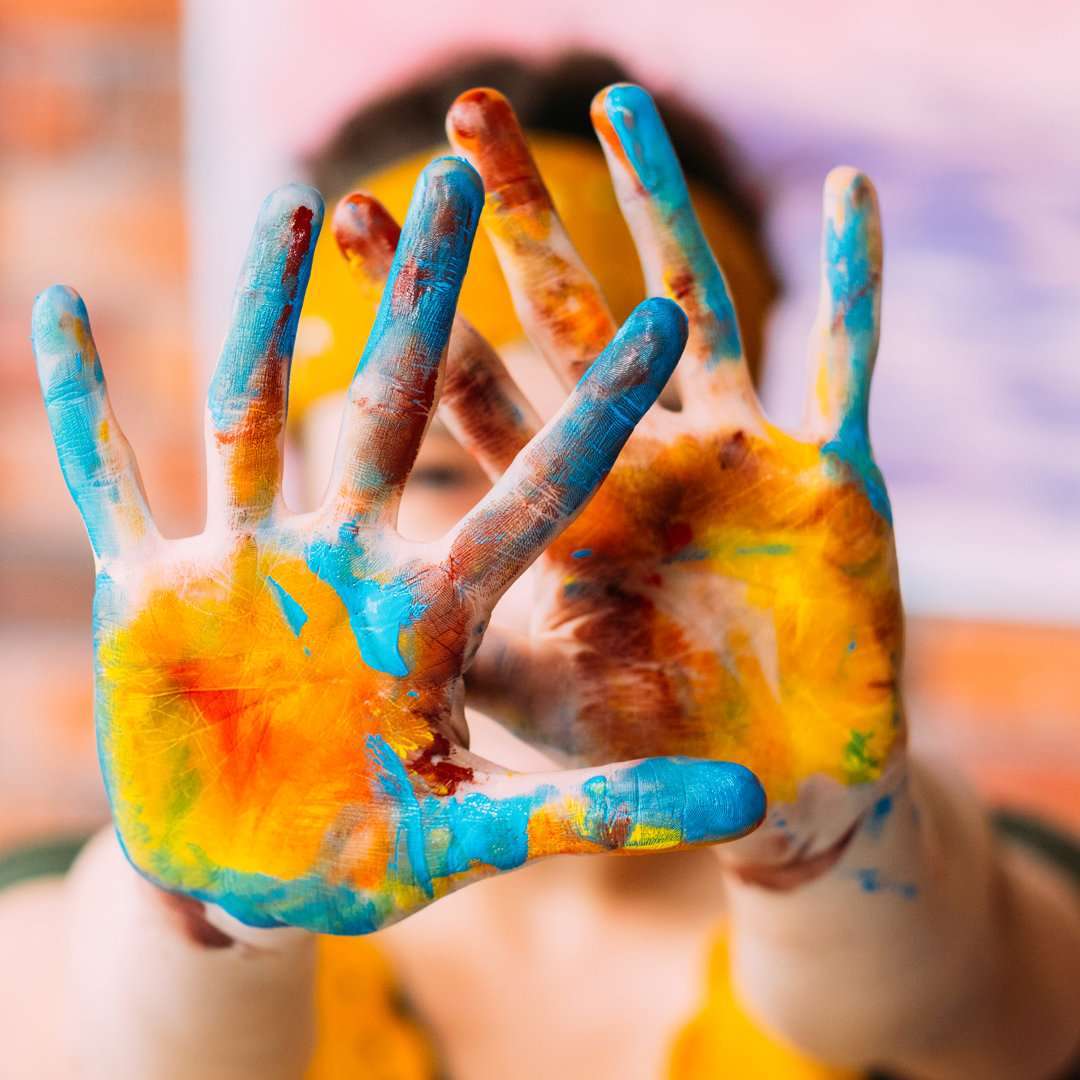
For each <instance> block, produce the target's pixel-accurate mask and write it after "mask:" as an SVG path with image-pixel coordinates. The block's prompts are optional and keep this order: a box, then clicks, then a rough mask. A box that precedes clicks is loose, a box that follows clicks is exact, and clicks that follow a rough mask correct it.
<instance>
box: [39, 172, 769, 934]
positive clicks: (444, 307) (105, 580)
mask: <svg viewBox="0 0 1080 1080" xmlns="http://www.w3.org/2000/svg"><path fill="white" fill-rule="evenodd" d="M481 199H482V189H481V187H480V182H479V179H478V177H477V176H476V174H475V173H474V172H473V170H472V169H471V168H470V167H469V166H468V165H466V164H465V163H464V162H461V161H457V160H454V159H443V160H440V161H437V162H435V163H433V164H432V165H431V166H429V167H428V168H427V169H426V170H425V171H424V173H423V174H422V176H421V178H420V181H419V182H418V185H417V190H416V195H415V197H414V201H413V204H412V207H411V210H410V214H409V216H408V218H407V219H406V222H405V228H404V234H403V237H402V242H401V244H400V249H399V253H398V255H397V257H396V259H395V260H394V263H393V265H392V267H391V268H390V270H389V284H388V287H387V290H386V294H385V297H384V299H383V302H382V306H381V308H380V312H379V316H378V318H377V320H376V325H375V330H374V332H373V334H372V337H371V340H370V341H369V344H368V348H367V350H366V351H365V353H364V356H363V357H362V358H361V361H360V365H359V368H358V371H357V375H356V377H355V379H354V381H353V385H352V388H351V390H350V394H349V401H348V403H347V406H346V413H345V419H344V423H343V426H342V433H341V439H340V443H339V450H338V456H337V460H336V463H335V466H334V470H333V474H332V477H331V481H330V485H329V489H328V495H327V497H326V499H325V500H324V502H323V504H322V505H321V506H320V507H319V508H318V509H317V510H315V511H314V512H312V513H309V514H303V515H297V514H293V513H291V512H290V511H289V510H288V509H287V508H286V507H285V505H284V504H283V501H282V498H281V493H280V481H281V458H282V432H283V429H284V421H285V408H286V401H285V387H286V385H287V377H288V363H289V357H290V355H291V351H292V346H293V341H294V336H295V328H296V319H297V316H298V313H299V308H300V303H301V301H302V299H303V290H304V285H305V283H306V279H307V273H308V269H309V265H310V256H311V251H312V247H313V244H314V239H315V236H316V235H317V230H318V226H319V221H320V219H321V213H322V207H321V200H319V198H318V195H317V193H315V192H313V191H312V190H311V189H304V188H300V187H292V188H285V189H281V190H280V191H278V192H276V193H274V194H273V195H272V196H271V197H270V198H269V199H268V201H267V203H266V204H265V206H264V208H263V211H262V214H261V216H260V219H259V223H258V224H257V226H256V230H255V234H254V238H253V240H252V245H251V248H250V249H249V252H248V257H247V262H246V263H245V266H244V268H243V270H242V272H241V276H240V282H239V285H238V288H237V294H236V299H235V303H234V308H233V316H232V320H231V323H230V329H229V332H228V334H227V337H226V342H225V346H224V349H223V352H222V357H221V361H220V363H219V366H218V370H217V373H216V375H215V377H214V380H213V384H212V386H211V389H210V396H209V402H208V408H207V423H206V430H207V458H208V469H209V475H208V491H209V506H210V510H209V513H208V520H207V526H206V529H205V531H204V532H203V533H202V534H201V535H200V536H197V537H192V538H189V539H186V540H180V541H167V540H164V539H163V538H162V537H160V536H159V535H158V533H157V531H156V529H155V527H154V524H153V521H152V518H151V516H150V513H149V510H148V507H147V503H146V500H145V497H144V495H143V493H142V490H141V486H140V483H139V480H138V474H137V470H136V467H135V463H134V459H133V457H132V455H131V451H130V448H129V447H128V446H127V444H126V442H125V441H124V439H123V436H122V435H121V434H120V432H119V429H118V427H117V425H116V420H115V417H114V416H113V414H112V412H111V409H110V407H109V404H108V399H107V396H106V393H105V387H104V382H103V379H102V376H101V369H100V363H99V361H98V359H97V355H96V351H95V350H94V346H93V341H92V338H91V336H90V329H89V324H88V321H87V317H86V312H85V308H84V307H83V306H82V303H81V301H80V300H79V299H78V297H77V296H76V295H75V294H74V293H73V292H71V291H70V290H68V289H65V288H62V287H54V288H52V289H50V290H49V291H47V292H46V293H45V294H43V296H42V297H41V298H39V300H38V303H37V305H36V307H35V311H34V342H35V351H36V355H37V358H38V365H39V372H40V376H41V383H42V388H43V392H44V394H45V399H46V405H47V408H48V412H49V419H50V423H51V424H52V427H53V432H54V435H55V437H56V442H57V449H58V451H59V455H60V461H61V466H62V468H63V470H64V473H65V477H66V479H67V481H68V484H69V487H70V488H71V490H72V494H73V496H74V498H75V500H76V502H77V504H78V505H79V508H80V511H81V512H82V515H83V518H84V521H85V522H86V525H87V529H88V531H89V534H90V538H91V542H92V544H93V546H94V551H95V555H96V558H97V565H98V577H97V591H96V596H95V614H94V649H95V665H96V672H97V697H96V719H97V730H98V744H99V748H100V755H101V760H102V765H103V772H104V775H105V782H106V787H107V789H108V793H109V796H110V800H111V803H112V807H113V814H114V818H115V821H116V826H117V831H118V834H119V836H120V839H121V842H122V844H123V846H124V850H125V852H126V854H127V856H128V858H129V859H130V860H131V862H132V863H133V865H134V866H135V867H136V869H138V870H139V871H140V872H141V873H142V874H143V875H145V876H146V877H147V878H149V879H150V880H152V881H153V882H155V883H156V884H158V885H159V886H161V887H162V888H164V889H167V890H170V891H174V892H178V893H182V894H184V895H186V896H189V897H192V898H195V899H198V900H200V901H209V902H213V903H215V904H218V905H220V906H221V907H222V908H223V909H224V910H226V911H228V912H229V913H231V914H232V915H233V916H235V917H236V918H238V919H240V920H242V921H243V922H245V923H247V924H250V925H253V926H274V925H281V924H285V925H292V926H299V927H304V928H307V929H311V930H320V931H324V932H325V931H329V932H336V933H364V932H367V931H370V930H373V929H375V928H377V927H379V926H381V925H384V924H386V923H388V922H393V921H395V920H397V919H399V918H401V917H402V916H404V915H407V914H409V913H410V912H413V911H415V910H417V909H419V908H421V907H423V906H425V905H426V904H428V903H430V902H431V901H432V900H434V899H436V898H438V897H440V896H443V895H445V894H446V893H447V892H449V891H451V890H452V889H455V888H457V887H459V886H461V885H463V884H466V883H468V882H469V881H473V880H476V879H478V878H481V877H485V876H489V875H490V874H492V873H495V872H497V871H500V870H509V869H513V868H515V867H517V866H519V865H521V864H522V863H524V862H525V861H527V860H528V859H531V858H536V857H539V856H544V855H551V854H555V853H570V852H596V851H607V850H663V849H667V848H678V847H682V846H684V845H688V844H696V843H709V842H715V841H716V840H719V839H727V838H729V837H732V836H737V835H740V834H742V833H744V832H746V831H747V830H749V829H751V828H753V827H754V825H756V824H757V822H758V821H759V820H760V818H761V816H762V814H763V811H764V799H763V795H762V792H761V789H760V786H759V785H758V783H757V782H756V780H755V779H754V778H753V777H752V776H751V775H750V774H749V773H748V772H747V771H746V770H745V769H743V768H741V767H738V766H729V765H726V764H722V763H719V762H704V761H702V762H694V761H689V760H684V759H680V758H662V759H657V760H652V761H639V762H631V763H628V764H624V765H617V766H610V767H605V768H602V769H587V770H579V771H577V772H573V771H571V772H564V773H548V774H529V775H525V774H516V773H513V772H509V771H507V770H505V769H502V768H500V767H499V766H497V765H494V764H492V763H491V762H488V761H486V760H483V759H481V758H478V757H477V756H475V755H473V754H470V753H469V751H468V749H467V745H468V735H467V728H466V725H465V722H464V714H463V709H462V703H463V686H462V676H463V673H464V671H465V669H466V668H467V666H468V664H469V662H470V660H471V658H472V656H473V654H474V653H475V650H476V648H477V646H478V645H479V642H480V640H481V637H482V634H483V630H484V628H485V627H486V625H487V623H488V620H489V617H490V613H491V608H492V607H493V605H494V603H495V601H496V600H497V599H498V598H499V596H500V595H501V594H502V593H503V591H505V589H506V588H507V587H508V586H509V585H510V583H511V582H512V581H513V580H514V578H516V577H517V576H518V574H520V573H521V571H522V570H523V569H525V567H526V566H528V565H529V563H530V562H531V561H532V560H533V559H534V558H535V557H536V555H537V554H538V552H539V551H540V550H542V549H543V547H544V546H545V545H546V544H547V543H549V542H550V540H551V539H552V537H553V536H554V535H555V534H557V533H558V532H559V531H560V530H561V529H562V528H564V527H565V526H566V525H567V524H568V523H569V521H570V520H572V518H573V516H574V515H575V514H576V513H577V512H578V511H579V510H580V508H581V506H582V505H583V504H584V502H585V501H586V500H587V499H588V497H589V496H590V495H591V494H592V492H593V490H594V489H595V487H596V486H597V484H598V483H599V481H600V479H601V478H602V476H603V475H604V473H605V472H606V470H607V469H608V468H609V467H610V465H611V462H612V460H613V459H614V457H615V455H616V454H617V453H618V450H619V449H620V447H621V445H622V444H623V442H624V441H625V439H626V438H627V436H628V435H629V433H630V431H631V430H632V428H633V425H634V423H635V422H636V421H637V419H638V418H639V417H640V415H641V414H642V413H643V412H644V411H645V410H646V409H647V408H648V406H649V405H650V404H651V403H652V401H653V400H654V399H655V396H656V394H657V393H658V392H659V390H660V388H661V386H662V385H663V382H664V381H665V379H666V377H667V375H668V373H669V372H670V369H671V367H672V366H673V365H674V363H675V360H676V359H677V356H678V353H679V351H680V349H681V347H682V343H683V340H684V335H685V328H684V321H683V319H682V316H681V314H680V313H679V311H678V309H677V308H675V306H674V305H671V304H670V303H668V302H666V301H650V302H646V303H645V304H643V305H642V306H641V307H640V308H639V309H638V311H637V312H636V313H635V314H634V316H632V317H631V319H630V320H628V322H627V324H626V327H625V328H624V330H623V331H622V332H620V334H619V335H617V336H616V337H615V340H614V341H613V343H612V346H611V348H610V349H608V350H606V351H605V353H604V354H603V356H602V357H601V358H600V359H599V360H598V362H597V363H596V364H595V365H593V366H592V367H591V368H590V370H589V372H588V373H587V374H586V375H585V377H584V378H583V380H582V381H581V383H580V385H579V386H578V387H577V388H576V390H575V391H574V392H573V393H572V394H571V395H570V397H569V398H568V400H567V402H566V404H565V406H564V408H563V410H562V411H561V412H560V414H559V415H558V416H557V417H555V418H554V419H553V420H552V422H551V423H550V424H549V425H548V426H547V427H546V428H545V429H544V430H543V431H542V432H540V433H539V434H538V435H537V437H536V438H534V439H533V440H532V441H531V442H530V443H529V444H528V446H527V447H525V448H524V449H523V452H522V453H521V454H520V456H518V457H517V458H516V459H515V460H514V462H513V464H512V466H511V467H510V469H509V471H508V472H507V473H506V474H505V475H504V476H503V477H502V478H501V479H500V481H499V482H498V483H497V484H496V485H495V487H494V488H493V489H492V491H491V492H490V493H489V495H488V496H487V497H486V498H485V499H484V500H483V501H482V502H481V504H480V505H479V506H477V507H475V508H474V509H473V510H472V511H471V512H470V513H468V514H466V515H465V517H464V518H463V519H462V520H461V521H459V522H458V523H457V525H456V526H455V527H454V528H452V529H451V530H450V532H449V533H448V534H447V535H446V536H445V537H444V538H443V539H442V540H440V541H436V542H433V543H429V544H420V543H414V542H409V541H406V540H405V539H404V538H403V537H401V535H400V534H399V533H398V532H397V531H396V529H395V523H396V517H397V508H398V504H399V501H400V496H401V492H402V489H403V487H404V484H405V481H406V478H407V476H408V473H409V469H410V467H411V465H412V462H413V460H414V458H415V456H416V453H417V448H418V446H419V444H420V441H421V439H422V437H423V433H424V430H425V427H426V424H427V420H428V416H429V414H430V411H431V408H432V406H433V404H434V402H435V399H436V397H437V394H438V387H439V383H440V376H441V361H442V357H443V353H444V351H445V348H446V343H447V336H448V333H449V329H450V325H451V321H452V318H453V312H454V305H455V301H456V298H457V291H458V288H459V287H460V282H461V277H462V275H463V273H464V269H465V265H466V263H467V259H468V252H469V246H470V244H471V240H472V235H473V231H474V230H475V227H476V221H477V218H478V216H479V211H480V205H481Z"/></svg>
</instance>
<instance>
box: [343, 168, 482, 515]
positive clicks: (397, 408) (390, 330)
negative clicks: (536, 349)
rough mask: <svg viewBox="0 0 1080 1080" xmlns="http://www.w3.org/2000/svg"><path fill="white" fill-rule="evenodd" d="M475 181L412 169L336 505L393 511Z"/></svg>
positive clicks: (437, 348) (420, 426)
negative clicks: (412, 183) (417, 172)
mask: <svg viewBox="0 0 1080 1080" xmlns="http://www.w3.org/2000/svg"><path fill="white" fill-rule="evenodd" d="M483 198H484V193H483V187H482V185H481V183H480V178H479V177H478V176H477V175H476V173H475V172H474V171H473V169H472V168H471V167H470V166H469V165H467V164H466V163H465V162H464V161H460V160H458V159H456V158H440V159H439V160H437V161H433V162H432V163H431V164H430V165H428V166H427V168H425V169H424V171H423V172H422V173H421V174H420V177H419V179H418V180H417V182H416V190H415V191H414V192H413V197H412V202H411V204H410V205H409V212H408V214H407V215H406V217H405V226H404V229H403V230H402V233H401V238H400V242H399V243H398V245H397V250H396V254H395V255H394V258H393V261H392V263H391V265H390V268H389V270H388V277H387V285H386V288H385V290H384V292H383V296H382V300H381V302H380V304H379V312H378V315H377V316H376V317H375V325H374V327H373V328H372V331H371V337H370V338H369V339H368V344H367V348H366V349H365V350H364V355H363V356H362V357H361V359H360V365H359V367H358V369H357V372H356V375H355V376H354V378H353V382H352V386H351V387H350V388H349V397H348V402H347V404H346V407H345V420H344V424H343V426H342V432H341V442H340V444H339V446H338V454H337V459H336V461H335V465H334V477H333V480H332V481H331V492H332V493H333V495H332V497H333V499H334V501H335V507H334V512H335V513H336V514H339V515H341V514H344V515H346V516H348V517H351V518H356V517H360V516H375V517H385V518H386V519H387V520H390V521H392V520H393V519H394V517H395V515H396V513H397V506H398V503H399V501H400V499H401V491H402V488H403V487H404V486H405V481H406V479H407V478H408V475H409V470H410V469H411V468H412V464H413V461H414V460H415V458H416V452H417V450H418V449H419V447H420V443H421V441H422V439H423V437H424V431H425V430H426V429H427V423H428V419H429V416H430V413H431V409H432V406H433V405H434V403H435V400H436V397H437V391H438V382H439V376H440V368H441V366H442V359H443V355H444V353H445V351H446V345H447V341H448V339H449V336H450V325H451V323H452V321H453V318H454V311H455V308H456V306H457V298H458V292H459V291H460V289H461V279H462V278H463V277H464V276H465V269H466V266H467V265H468V261H469V252H470V250H471V248H472V241H473V235H474V234H475V232H476V223H477V221H478V220H479V217H480V209H481V206H482V204H483Z"/></svg>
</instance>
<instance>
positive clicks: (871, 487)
mask: <svg viewBox="0 0 1080 1080" xmlns="http://www.w3.org/2000/svg"><path fill="white" fill-rule="evenodd" d="M821 456H822V458H823V459H824V460H825V462H826V465H828V466H830V467H831V468H830V471H831V473H832V475H833V476H834V477H835V478H836V479H838V480H840V481H844V480H848V479H851V478H852V474H854V479H855V480H856V481H857V482H858V484H859V486H860V487H861V488H862V489H863V491H864V492H865V494H866V497H867V498H868V499H869V500H870V505H871V506H872V507H873V508H874V509H875V510H876V511H877V512H878V513H879V514H880V515H881V517H882V518H884V519H885V521H887V522H888V523H889V524H890V525H891V524H892V521H893V518H892V506H891V505H890V504H889V495H888V492H886V490H885V477H884V476H882V475H881V470H880V469H879V468H878V466H877V462H876V461H874V458H873V452H872V451H871V449H870V444H869V443H868V442H867V441H866V429H865V427H863V428H859V427H858V426H857V425H855V424H854V423H851V424H849V421H848V420H847V419H845V420H844V422H843V424H842V425H841V427H840V432H839V436H838V437H837V438H835V439H833V440H832V441H831V442H827V443H826V444H825V445H824V446H823V447H822V448H821Z"/></svg>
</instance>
